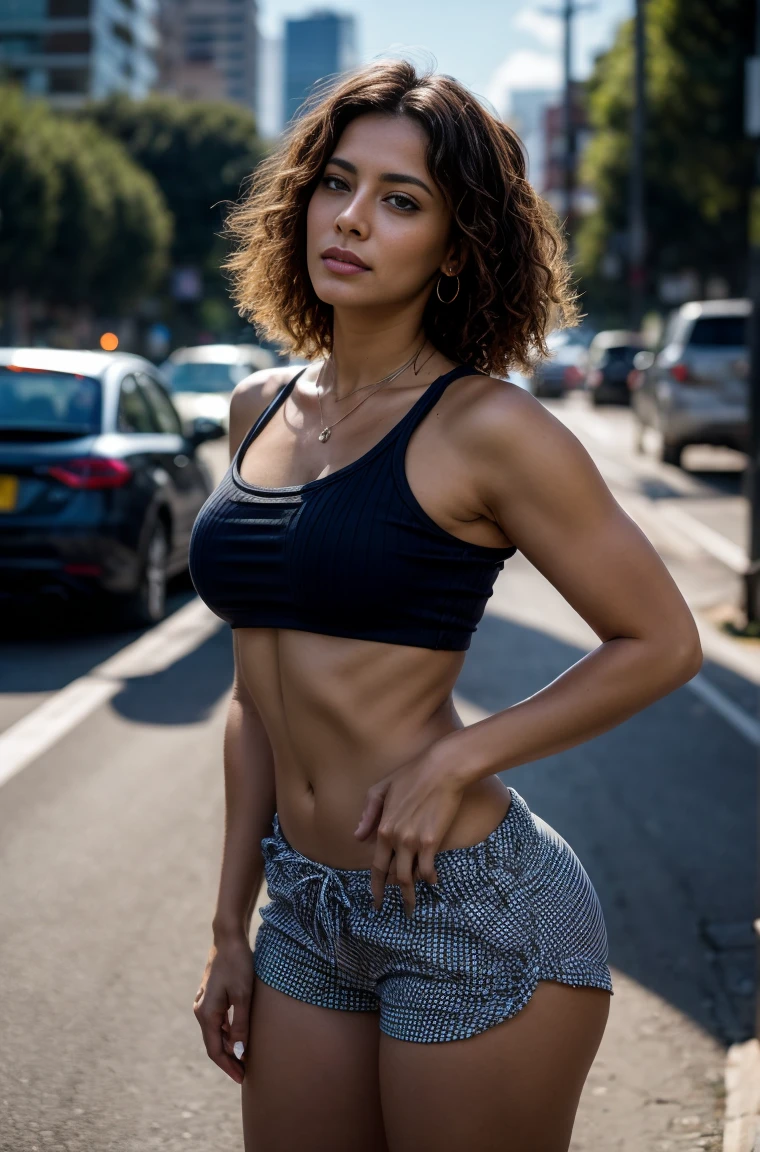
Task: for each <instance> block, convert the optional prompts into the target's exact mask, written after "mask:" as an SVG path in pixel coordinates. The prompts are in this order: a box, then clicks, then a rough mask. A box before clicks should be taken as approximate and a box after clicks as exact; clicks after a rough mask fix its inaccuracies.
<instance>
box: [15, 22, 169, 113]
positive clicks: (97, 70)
mask: <svg viewBox="0 0 760 1152" xmlns="http://www.w3.org/2000/svg"><path fill="white" fill-rule="evenodd" d="M155 18H156V0H0V77H2V78H5V79H7V80H11V81H15V82H17V83H19V84H20V85H21V86H22V87H23V89H24V90H25V91H26V92H27V93H29V94H30V95H35V96H45V97H47V98H48V99H49V100H50V101H51V102H52V103H53V104H56V105H59V106H61V107H64V108H70V107H77V106H78V105H79V104H82V103H83V102H84V101H85V100H86V99H88V98H91V97H92V98H98V97H101V96H107V95H108V94H109V93H110V92H127V93H128V94H129V95H130V96H134V97H138V98H139V97H142V96H145V95H146V93H147V92H149V91H150V89H151V88H152V87H153V86H154V85H155V82H156V77H157V66H156V50H157V46H158V31H157V28H156V23H155Z"/></svg>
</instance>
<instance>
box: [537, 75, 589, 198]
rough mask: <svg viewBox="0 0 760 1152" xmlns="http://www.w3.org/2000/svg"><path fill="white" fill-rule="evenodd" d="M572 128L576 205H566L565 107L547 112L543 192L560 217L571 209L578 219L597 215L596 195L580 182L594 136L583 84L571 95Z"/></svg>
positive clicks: (576, 82) (560, 105) (545, 113)
mask: <svg viewBox="0 0 760 1152" xmlns="http://www.w3.org/2000/svg"><path fill="white" fill-rule="evenodd" d="M571 97H572V99H571V111H572V126H573V136H574V142H575V148H574V152H575V155H574V179H573V196H572V204H571V205H568V204H567V203H566V197H565V165H566V163H567V159H566V149H567V141H566V139H565V110H564V105H563V104H553V105H550V106H549V107H548V108H546V109H545V111H544V157H545V164H544V172H543V186H542V187H541V191H542V193H543V195H544V196H545V197H546V199H547V200H548V201H549V203H550V204H551V205H552V207H553V208H554V209H555V210H556V211H557V212H559V213H560V214H563V213H566V212H567V211H568V209H569V210H570V211H571V212H572V213H574V214H576V215H586V214H587V213H589V212H593V211H594V209H595V208H596V205H597V200H596V195H595V193H594V192H593V191H592V189H591V188H588V187H586V186H585V185H584V184H583V183H581V182H580V179H579V170H580V167H581V161H582V159H583V154H584V152H585V151H586V148H587V147H588V144H589V142H590V140H591V137H592V135H593V133H592V130H591V126H590V124H589V121H588V112H587V102H586V92H585V87H584V85H583V83H582V82H581V81H573V86H572V91H571Z"/></svg>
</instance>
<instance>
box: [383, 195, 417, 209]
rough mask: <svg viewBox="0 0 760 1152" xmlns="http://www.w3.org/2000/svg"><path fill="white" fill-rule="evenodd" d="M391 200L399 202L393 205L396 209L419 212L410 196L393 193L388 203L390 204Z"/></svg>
mask: <svg viewBox="0 0 760 1152" xmlns="http://www.w3.org/2000/svg"><path fill="white" fill-rule="evenodd" d="M391 200H395V201H397V203H395V204H394V205H393V207H394V208H401V209H402V210H403V211H404V212H416V211H417V205H416V204H415V202H414V200H412V199H410V197H409V196H404V194H403V192H393V193H392V194H391V195H390V196H389V197H388V203H390V202H391Z"/></svg>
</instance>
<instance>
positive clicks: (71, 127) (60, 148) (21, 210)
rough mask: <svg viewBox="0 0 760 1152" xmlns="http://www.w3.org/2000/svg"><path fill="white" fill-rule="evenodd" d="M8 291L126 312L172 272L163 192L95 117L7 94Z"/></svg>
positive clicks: (1, 285) (2, 276)
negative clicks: (85, 118) (80, 119)
mask: <svg viewBox="0 0 760 1152" xmlns="http://www.w3.org/2000/svg"><path fill="white" fill-rule="evenodd" d="M0 211H1V212H2V217H1V218H0V292H2V293H4V294H8V293H10V292H12V291H14V290H26V291H27V292H29V293H31V294H33V295H34V296H35V297H36V298H37V299H41V300H46V301H48V302H51V303H54V304H68V305H77V304H90V305H92V306H95V307H98V308H100V309H101V310H102V309H104V308H108V309H109V310H112V311H115V312H119V311H121V310H123V309H124V308H126V307H128V306H130V305H131V304H132V303H133V302H134V301H135V299H136V298H137V297H139V296H140V295H143V294H145V293H146V292H149V291H150V290H151V289H152V288H153V287H154V286H155V285H156V284H157V283H158V281H159V279H160V277H161V276H162V274H163V273H164V271H165V269H166V266H167V261H168V253H169V246H170V243H171V234H172V221H171V216H170V214H169V212H168V209H167V207H166V205H165V203H164V200H163V197H162V195H161V192H160V190H159V188H158V186H157V184H156V182H155V181H154V180H153V178H152V177H151V176H150V175H149V173H147V172H145V171H144V170H142V169H141V168H140V167H139V165H137V164H136V163H135V162H134V160H132V159H131V157H130V156H129V154H128V153H127V151H126V150H125V149H124V148H123V146H122V145H120V144H119V143H118V142H117V141H115V140H113V139H111V138H110V137H109V136H107V135H106V134H105V133H104V132H102V131H100V130H99V129H98V128H97V127H96V126H95V125H94V124H91V123H77V122H75V121H73V120H71V119H69V118H67V117H65V116H61V115H56V114H55V113H53V112H51V111H50V110H49V109H48V108H47V106H46V105H45V104H43V103H42V102H41V101H26V100H24V99H23V97H21V95H20V94H19V93H18V92H17V91H15V90H14V89H6V90H5V91H3V92H2V94H0Z"/></svg>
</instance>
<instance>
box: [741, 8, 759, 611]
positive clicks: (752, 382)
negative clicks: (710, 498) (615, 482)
mask: <svg viewBox="0 0 760 1152" xmlns="http://www.w3.org/2000/svg"><path fill="white" fill-rule="evenodd" d="M755 12H756V15H755V53H756V56H760V0H756V9H755ZM748 119H749V117H748ZM750 197H751V199H750V219H749V253H748V265H749V269H748V271H749V276H748V285H747V287H748V295H749V298H750V300H751V301H752V303H753V309H752V315H751V317H750V320H749V332H748V344H749V380H748V391H749V396H748V400H749V452H748V455H747V471H746V475H745V478H744V485H745V487H744V492H745V495H746V497H747V500H748V501H749V510H750V517H749V520H750V522H749V556H748V561H749V563H748V566H747V573H746V576H745V605H744V607H745V613H746V617H747V623H748V624H757V623H758V622H760V137H758V142H757V146H756V152H755V181H754V187H753V188H752V190H751V192H750Z"/></svg>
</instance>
